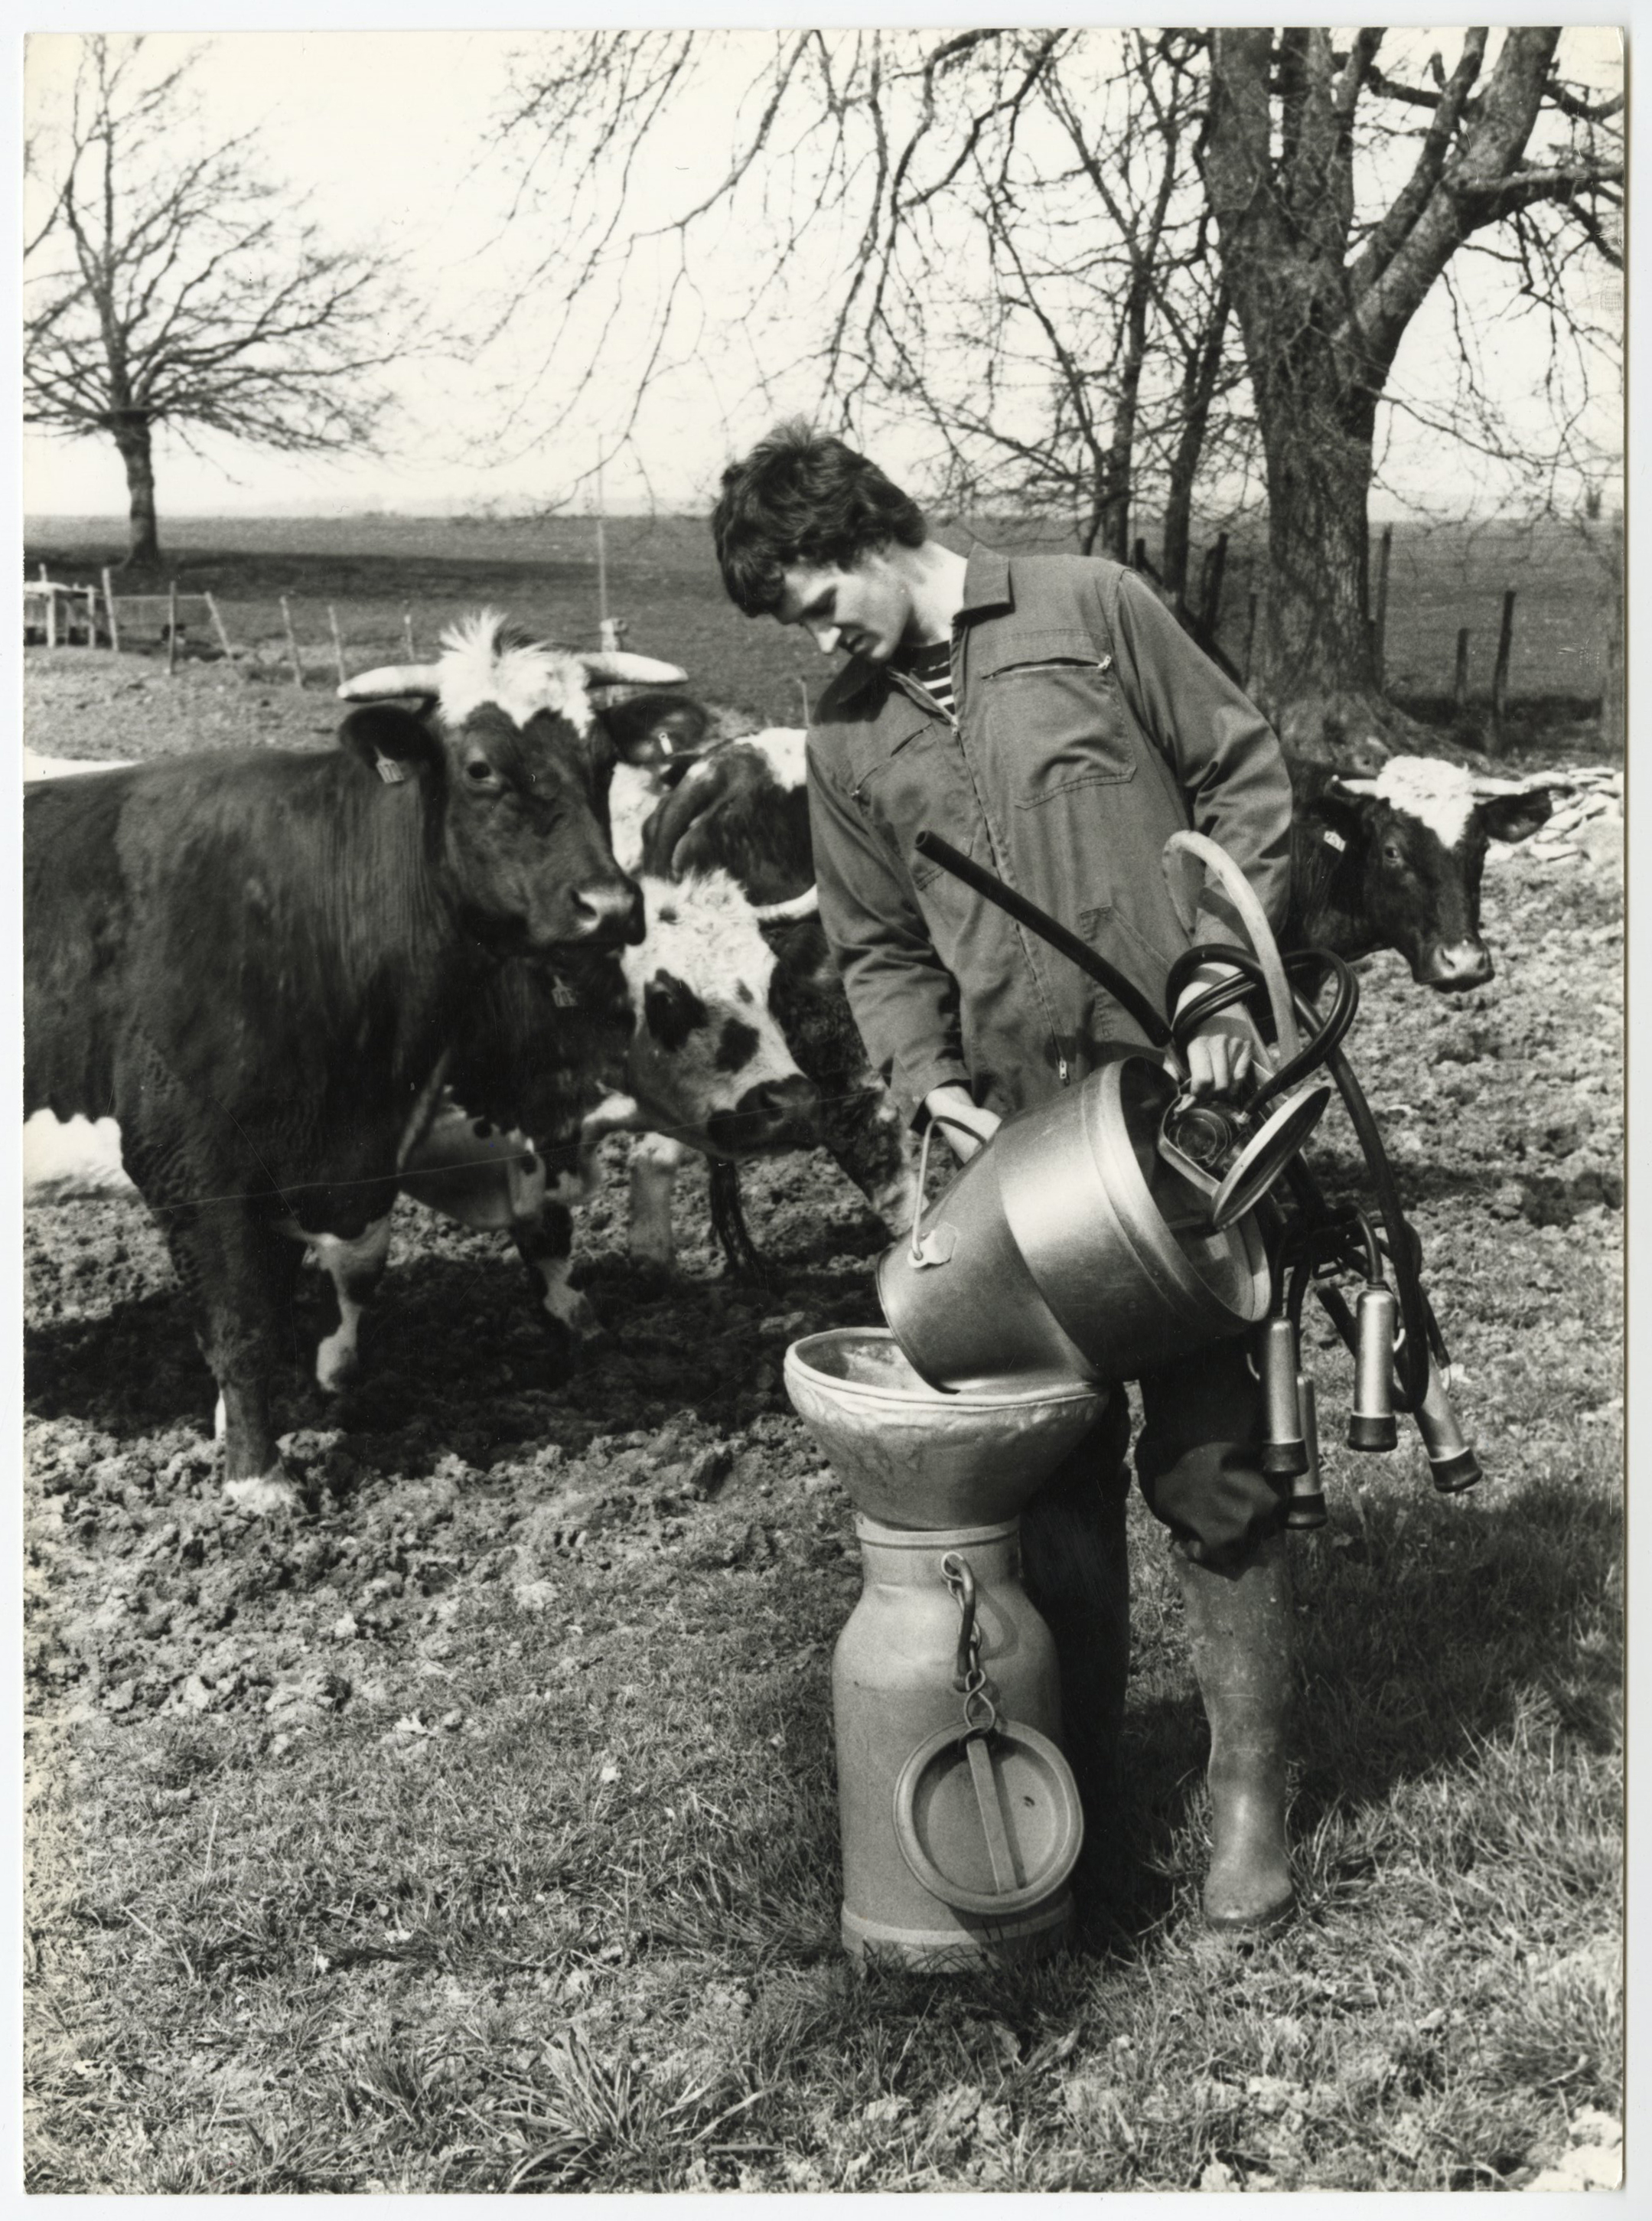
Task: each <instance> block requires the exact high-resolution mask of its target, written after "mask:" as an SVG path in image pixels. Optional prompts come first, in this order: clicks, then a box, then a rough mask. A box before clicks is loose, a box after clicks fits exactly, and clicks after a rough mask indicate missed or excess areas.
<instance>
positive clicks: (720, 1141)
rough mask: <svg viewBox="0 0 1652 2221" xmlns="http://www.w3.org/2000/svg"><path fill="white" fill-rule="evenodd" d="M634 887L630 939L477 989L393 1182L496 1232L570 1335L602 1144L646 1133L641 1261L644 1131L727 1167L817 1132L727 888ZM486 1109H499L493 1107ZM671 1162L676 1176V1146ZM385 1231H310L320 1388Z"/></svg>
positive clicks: (369, 1288)
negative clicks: (580, 1218)
mask: <svg viewBox="0 0 1652 2221" xmlns="http://www.w3.org/2000/svg"><path fill="white" fill-rule="evenodd" d="M640 885H641V890H642V896H643V902H644V905H645V910H646V913H647V918H648V930H647V934H646V935H645V937H644V939H643V940H642V942H641V943H639V944H638V945H636V946H635V947H631V948H626V949H625V950H624V951H623V953H622V954H621V955H620V956H618V957H617V958H613V959H609V960H604V961H603V962H600V963H597V964H591V965H585V966H583V967H579V972H578V973H577V974H573V973H565V974H564V975H563V976H562V977H561V978H560V979H555V980H547V979H545V978H544V977H543V975H541V974H539V973H534V972H532V971H530V970H529V967H526V966H524V965H511V966H507V967H504V970H503V971H502V972H501V973H500V974H499V975H498V977H497V979H495V980H494V981H492V982H491V984H490V985H489V987H488V989H487V990H486V991H485V993H484V994H483V995H482V996H481V997H480V998H479V1001H478V1004H477V1006H476V1008H475V1010H474V1011H473V1012H472V1017H471V1020H470V1023H468V1024H467V1025H466V1028H465V1029H464V1030H463V1032H462V1033H461V1034H460V1036H459V1038H458V1039H457V1040H456V1042H455V1043H454V1053H453V1058H452V1062H451V1065H450V1067H449V1073H450V1081H451V1084H450V1086H449V1087H448V1089H447V1091H446V1092H445V1093H444V1096H443V1098H442V1101H441V1105H440V1107H439V1109H438V1110H437V1113H436V1116H435V1118H434V1119H433V1120H432V1121H431V1123H430V1125H429V1128H428V1129H427V1130H426V1132H425V1134H424V1135H423V1136H422V1139H421V1140H420V1141H419V1142H418V1143H417V1144H416V1146H415V1147H414V1148H412V1149H411V1150H410V1152H409V1153H408V1156H407V1159H406V1161H405V1163H404V1167H403V1169H402V1173H401V1179H400V1186H401V1189H402V1192H404V1193H405V1194H407V1195H409V1196H410V1197H411V1198H413V1200H414V1201H415V1202H417V1203H421V1204H427V1205H429V1207H430V1208H431V1209H433V1210H436V1211H442V1212H444V1213H446V1214H447V1216H448V1217H452V1218H454V1219H457V1220H458V1221H459V1222H460V1223H461V1224H463V1225H466V1226H470V1227H473V1228H477V1229H482V1230H495V1229H497V1231H499V1232H502V1233H508V1234H509V1235H510V1236H511V1238H512V1239H513V1241H514V1242H516V1248H517V1250H518V1252H519V1254H521V1256H522V1258H523V1262H524V1264H525V1265H526V1266H527V1267H528V1271H529V1279H530V1280H531V1282H532V1284H533V1286H534V1287H535V1292H536V1294H537V1296H538V1298H539V1301H540V1304H541V1307H542V1311H543V1315H544V1319H545V1323H546V1324H547V1326H548V1327H549V1328H550V1329H552V1330H553V1331H554V1332H555V1333H557V1334H559V1335H566V1336H569V1337H571V1338H572V1340H573V1342H575V1343H578V1342H585V1341H587V1340H589V1339H590V1338H591V1336H595V1335H596V1334H598V1332H600V1330H601V1329H600V1325H599V1322H598V1318H597V1316H596V1314H595V1312H594V1311H592V1309H591V1304H590V1303H589V1302H588V1301H587V1299H586V1298H585V1296H584V1295H582V1294H581V1293H580V1292H579V1290H578V1289H577V1288H575V1287H574V1286H573V1285H572V1283H571V1280H570V1278H569V1273H570V1267H571V1264H572V1246H573V1219H572V1215H571V1214H572V1211H573V1208H574V1207H575V1206H577V1205H578V1204H581V1203H584V1202H586V1201H588V1200H589V1199H590V1198H591V1195H592V1194H594V1193H595V1192H596V1190H597V1188H598V1186H599V1185H600V1181H601V1172H600V1168H599V1166H598V1144H599V1143H600V1142H602V1141H603V1140H604V1139H605V1138H606V1137H607V1136H610V1135H611V1134H617V1133H630V1134H635V1135H640V1136H642V1137H643V1139H642V1141H641V1143H640V1144H639V1145H638V1147H637V1148H634V1150H633V1153H632V1160H631V1203H632V1229H633V1240H632V1252H633V1254H635V1255H637V1256H640V1257H644V1258H649V1257H652V1256H654V1254H657V1251H656V1248H655V1247H654V1246H651V1243H650V1241H649V1239H648V1229H651V1228H652V1227H653V1226H654V1225H655V1224H656V1223H659V1220H660V1201H659V1198H658V1196H657V1193H656V1190H657V1186H658V1183H659V1179H660V1170H659V1163H658V1161H657V1159H656V1158H655V1157H654V1156H652V1155H651V1154H649V1145H650V1144H651V1143H652V1144H654V1145H655V1146H656V1147H659V1148H667V1149H669V1150H671V1151H673V1152H674V1151H675V1150H677V1149H679V1148H680V1149H684V1150H688V1149H692V1150H696V1151H698V1152H699V1154H702V1155H704V1156H707V1157H710V1158H711V1159H713V1160H714V1161H726V1162H731V1163H732V1162H738V1161H741V1160H742V1159H744V1158H747V1157H751V1156H757V1155H763V1154H768V1153H771V1152H773V1151H774V1150H777V1149H787V1148H800V1147H807V1146H808V1145H810V1143H811V1142H813V1141H814V1140H815V1138H816V1135H817V1117H818V1097H817V1092H816V1089H815V1087H814V1085H813V1083H812V1082H811V1081H810V1080H808V1079H805V1078H804V1075H803V1074H802V1073H800V1072H799V1071H798V1067H797V1066H796V1064H795V1063H794V1062H793V1061H792V1056H791V1054H790V1052H789V1051H788V1049H787V1048H786V1045H785V1040H784V1039H783V1037H782V1035H781V1034H780V1030H779V1027H778V1026H777V1025H776V1023H775V1022H774V1019H773V1017H772V1016H771V1015H770V1012H769V1009H768V999H769V979H770V974H771V973H772V972H773V968H774V959H773V954H772V953H771V951H770V949H769V948H768V947H767V943H766V942H765V941H764V939H763V935H762V933H761V931H760V928H759V925H758V923H757V920H756V918H755V917H754V915H753V912H752V909H751V906H750V904H748V902H747V901H746V900H745V898H744V897H743V896H742V894H741V892H740V890H739V889H738V887H736V886H735V883H734V881H733V880H732V879H729V877H728V875H727V874H726V873H721V872H713V873H695V874H693V875H692V876H691V877H690V878H689V879H685V880H684V881H682V882H681V883H680V884H671V883H666V882H662V881H657V880H651V879H647V878H644V879H641V882H640ZM500 1104H504V1105H506V1106H508V1109H506V1110H504V1111H503V1112H497V1113H496V1115H490V1112H491V1111H493V1110H495V1106H497V1105H500ZM670 1163H671V1167H672V1169H673V1171H674V1169H675V1156H674V1154H673V1155H672V1156H671V1158H670ZM667 1211H668V1200H667ZM665 1223H666V1229H667V1234H668V1232H669V1217H668V1215H667V1216H666V1221H665ZM639 1229H641V1230H642V1238H641V1240H639V1239H638V1233H639ZM390 1239H391V1217H390V1213H389V1211H385V1212H384V1213H383V1215H382V1216H381V1217H379V1218H377V1219H375V1220H374V1222H373V1223H372V1224H371V1225H370V1226H368V1227H366V1229H364V1230H363V1231H362V1233H361V1234H360V1236H357V1237H355V1238H354V1240H353V1241H349V1242H344V1241H340V1240H336V1239H334V1240H322V1241H320V1242H316V1244H315V1247H316V1253H317V1255H318V1256H319V1258H320V1261H321V1262H322V1265H323V1266H324V1267H326V1269H327V1271H328V1272H329V1274H330V1275H331V1277H332V1280H333V1284H334V1287H335V1292H336V1293H337V1296H338V1303H339V1325H338V1327H337V1328H336V1329H335V1331H334V1332H333V1333H332V1334H331V1335H329V1336H327V1337H326V1338H325V1339H324V1340H323V1341H322V1344H321V1346H320V1348H319V1349H318V1351H317V1353H316V1378H317V1379H318V1380H319V1381H320V1383H321V1385H322V1387H323V1388H325V1389H328V1390H329V1391H334V1390H338V1389H341V1388H342V1387H344V1386H346V1385H347V1382H348V1381H349V1380H351V1379H352V1378H353V1377H354V1374H355V1372H356V1370H357V1367H358V1362H359V1337H360V1323H361V1317H362V1313H363V1311H365V1310H366V1306H367V1304H369V1303H370V1302H371V1301H372V1296H373V1294H374V1292H375V1291H376V1289H377V1287H378V1286H379V1281H380V1279H382V1278H383V1275H384V1272H385V1266H386V1264H387V1262H388V1261H389V1254H390Z"/></svg>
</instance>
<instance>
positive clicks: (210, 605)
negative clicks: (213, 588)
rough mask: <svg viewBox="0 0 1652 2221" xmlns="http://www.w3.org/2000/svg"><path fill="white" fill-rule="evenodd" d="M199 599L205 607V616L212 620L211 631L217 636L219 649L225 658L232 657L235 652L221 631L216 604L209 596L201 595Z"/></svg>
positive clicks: (226, 636) (222, 630) (221, 624)
mask: <svg viewBox="0 0 1652 2221" xmlns="http://www.w3.org/2000/svg"><path fill="white" fill-rule="evenodd" d="M201 599H202V600H203V602H204V603H205V604H206V605H207V615H208V616H210V618H211V620H212V629H213V631H214V632H216V634H217V635H218V645H219V647H220V648H222V650H223V652H224V654H225V655H226V656H233V655H234V654H235V649H234V648H231V646H230V645H229V635H228V633H227V632H226V631H225V630H224V629H223V619H222V617H221V616H219V615H218V604H216V602H215V601H214V600H213V598H212V597H211V595H210V594H203V595H202V597H201Z"/></svg>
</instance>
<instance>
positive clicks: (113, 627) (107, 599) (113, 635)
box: [103, 564, 121, 655]
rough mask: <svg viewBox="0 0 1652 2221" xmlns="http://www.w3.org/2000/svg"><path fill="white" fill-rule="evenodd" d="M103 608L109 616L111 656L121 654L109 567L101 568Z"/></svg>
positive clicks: (119, 632)
mask: <svg viewBox="0 0 1652 2221" xmlns="http://www.w3.org/2000/svg"><path fill="white" fill-rule="evenodd" d="M103 608H104V610H106V611H107V612H108V616H109V644H110V651H111V653H112V654H116V655H118V654H120V652H121V621H120V619H119V617H117V616H116V614H115V582H114V580H113V579H111V578H110V575H109V566H108V565H107V564H105V565H104V566H103Z"/></svg>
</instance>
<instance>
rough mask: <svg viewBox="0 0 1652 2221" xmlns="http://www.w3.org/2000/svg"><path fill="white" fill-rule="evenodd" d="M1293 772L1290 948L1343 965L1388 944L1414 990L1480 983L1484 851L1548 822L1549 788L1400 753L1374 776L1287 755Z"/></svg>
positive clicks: (1484, 958)
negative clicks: (1344, 774) (1326, 954)
mask: <svg viewBox="0 0 1652 2221" xmlns="http://www.w3.org/2000/svg"><path fill="white" fill-rule="evenodd" d="M1291 779H1292V787H1293V789H1294V791H1295V810H1294V812H1293V816H1292V835H1291V919H1290V925H1289V929H1288V938H1289V940H1290V941H1291V942H1292V945H1294V946H1297V947H1304V946H1305V947H1309V948H1329V949H1332V950H1334V951H1335V953H1336V954H1337V955H1338V956H1344V957H1348V958H1349V959H1350V960H1351V959H1353V958H1355V957H1358V956H1367V955H1369V954H1371V953H1372V951H1373V950H1374V949H1379V948H1392V949H1396V950H1398V951H1399V954H1400V955H1402V956H1403V957H1404V958H1405V960H1406V962H1407V963H1408V964H1409V965H1410V966H1411V977H1412V979H1415V980H1416V981H1417V985H1419V986H1423V987H1433V988H1436V989H1437V990H1438V991H1439V992H1442V993H1443V994H1454V993H1460V992H1462V991H1463V990H1464V989H1465V988H1469V987H1481V986H1484V985H1485V984H1486V981H1487V980H1488V979H1490V978H1491V977H1492V957H1491V952H1490V950H1489V949H1488V948H1486V943H1485V942H1484V941H1483V940H1482V939H1481V938H1480V874H1481V872H1482V870H1483V868H1484V867H1485V862H1486V846H1487V843H1488V842H1490V841H1524V840H1526V839H1528V838H1529V837H1530V835H1532V834H1534V833H1536V831H1537V830H1538V829H1539V828H1540V827H1541V826H1542V825H1543V824H1544V823H1547V821H1548V818H1549V813H1550V810H1551V809H1552V807H1553V804H1552V801H1551V799H1550V791H1549V788H1550V784H1551V783H1550V782H1549V781H1547V780H1530V781H1524V782H1520V781H1514V780H1507V779H1488V778H1482V777H1477V776H1475V775H1474V774H1473V773H1469V772H1467V771H1466V770H1464V769H1463V768H1462V767H1461V766H1460V765H1457V764H1452V763H1446V762H1443V761H1442V760H1440V759H1438V758H1436V757H1433V756H1395V757H1393V758H1392V760H1390V761H1389V762H1387V763H1386V764H1385V765H1384V766H1383V767H1382V770H1381V773H1380V774H1379V776H1378V777H1377V778H1375V779H1342V778H1338V777H1337V776H1336V775H1335V774H1334V773H1330V772H1329V771H1326V770H1323V768H1322V767H1320V766H1317V765H1312V764H1305V763H1301V762H1295V761H1293V762H1292V766H1291ZM1562 783H1563V781H1562Z"/></svg>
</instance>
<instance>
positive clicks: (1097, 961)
mask: <svg viewBox="0 0 1652 2221" xmlns="http://www.w3.org/2000/svg"><path fill="white" fill-rule="evenodd" d="M912 846H913V847H914V848H916V849H917V853H918V854H919V855H920V856H925V857H927V858H928V859H929V860H930V862H932V863H936V864H941V865H943V866H944V867H946V869H947V870H948V871H949V872H950V873H952V875H953V877H954V879H961V880H962V881H963V883H964V885H966V886H967V887H973V889H974V891H975V892H976V893H977V894H978V895H984V896H985V897H986V900H987V901H988V902H990V903H996V904H998V908H999V909H1000V910H1006V911H1008V913H1009V915H1010V916H1011V917H1012V918H1014V919H1015V921H1016V922H1017V924H1018V925H1024V926H1025V927H1027V929H1029V932H1032V933H1036V935H1038V938H1039V939H1040V940H1041V941H1047V942H1048V943H1049V945H1050V947H1051V948H1054V949H1059V951H1060V952H1061V954H1062V955H1063V956H1065V957H1066V958H1067V960H1068V961H1069V962H1070V963H1073V964H1076V965H1077V966H1078V967H1079V971H1080V972H1083V973H1086V974H1087V975H1088V977H1089V978H1091V979H1093V980H1094V981H1095V982H1096V984H1097V985H1098V986H1099V987H1104V988H1105V989H1106V990H1107V992H1108V993H1109V994H1110V995H1111V997H1112V998H1113V1000H1114V1001H1115V1002H1116V1003H1117V1004H1119V1006H1120V1008H1121V1009H1123V1010H1128V1011H1129V1015H1130V1017H1133V1018H1134V1019H1135V1021H1136V1024H1137V1025H1138V1026H1140V1027H1141V1029H1142V1032H1143V1033H1144V1034H1145V1035H1147V1037H1148V1040H1149V1041H1150V1042H1152V1043H1153V1046H1154V1047H1155V1048H1168V1047H1169V1045H1170V1029H1169V1027H1168V1026H1167V1024H1166V1023H1165V1022H1164V1020H1163V1018H1162V1017H1160V1015H1159V1012H1158V1010H1156V1009H1155V1006H1154V1005H1153V1004H1152V1003H1150V1002H1149V1001H1148V998H1147V997H1146V996H1145V995H1144V994H1143V993H1142V990H1141V989H1140V988H1139V987H1138V986H1136V984H1135V982H1134V981H1133V980H1130V979H1126V978H1125V976H1124V974H1123V973H1122V972H1121V971H1119V970H1118V969H1117V967H1116V966H1114V965H1111V964H1110V963H1109V962H1108V961H1107V960H1106V958H1105V957H1104V956H1098V954H1096V952H1095V950H1094V949H1093V948H1091V946H1090V944H1089V942H1087V941H1080V940H1079V936H1078V935H1077V934H1076V933H1069V932H1068V930H1067V927H1066V926H1064V925H1061V924H1058V923H1057V922H1056V920H1055V919H1054V918H1053V917H1051V916H1050V914H1049V912H1048V910H1040V908H1039V907H1038V904H1036V903H1035V902H1029V901H1028V899H1027V898H1026V896H1025V895H1023V894H1017V892H1016V890H1015V889H1014V888H1013V887H1008V886H1005V885H1004V881H1003V880H1002V879H999V878H998V874H997V873H994V872H989V871H987V870H986V869H985V867H983V866H981V865H979V864H978V863H975V862H974V861H973V860H972V859H971V858H970V857H968V856H966V855H965V854H963V852H962V850H961V849H959V848H954V847H953V845H952V843H951V841H943V840H942V837H941V835H939V834H938V833H931V832H930V831H929V829H928V828H927V827H926V828H925V829H924V830H923V831H922V832H921V833H919V834H918V835H917V837H916V839H915V840H914V841H913V842H912Z"/></svg>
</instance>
